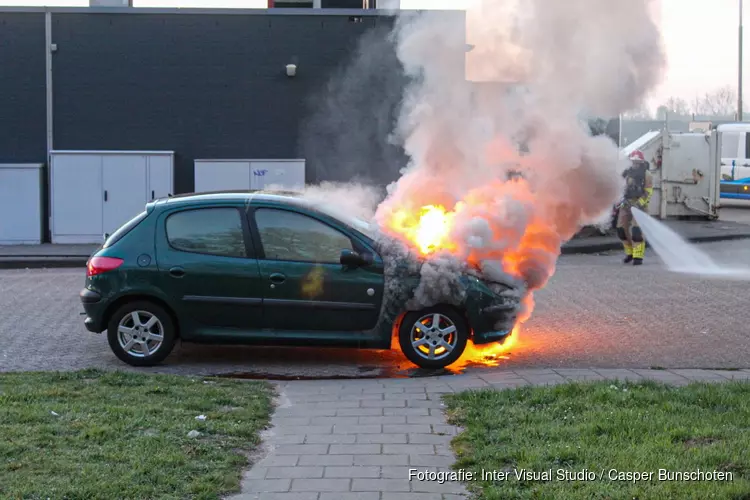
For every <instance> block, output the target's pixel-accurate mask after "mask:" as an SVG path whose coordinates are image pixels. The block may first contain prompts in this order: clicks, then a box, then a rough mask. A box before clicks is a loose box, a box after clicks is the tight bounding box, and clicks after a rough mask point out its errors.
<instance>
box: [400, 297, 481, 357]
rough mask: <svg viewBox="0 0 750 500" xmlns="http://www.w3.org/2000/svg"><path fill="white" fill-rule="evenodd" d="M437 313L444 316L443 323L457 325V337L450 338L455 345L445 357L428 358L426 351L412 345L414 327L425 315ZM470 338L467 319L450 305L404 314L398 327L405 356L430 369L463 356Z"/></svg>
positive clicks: (450, 341)
mask: <svg viewBox="0 0 750 500" xmlns="http://www.w3.org/2000/svg"><path fill="white" fill-rule="evenodd" d="M435 314H439V315H440V316H441V317H442V319H441V320H440V321H441V325H444V324H447V323H443V321H445V320H447V321H448V322H450V323H452V324H453V326H455V333H454V335H455V338H451V339H449V344H451V345H452V346H453V350H452V351H450V353H448V354H446V355H444V357H439V358H436V359H428V358H427V357H426V353H423V352H420V350H419V348H418V347H415V346H413V345H412V338H411V336H412V328H413V327H415V326H416V323H417V322H419V321H420V320H421V319H422V318H424V317H425V316H430V315H433V316H434V315H435ZM448 326H449V325H448ZM429 327H432V321H430V324H429ZM468 340H469V326H468V325H467V324H466V320H465V319H464V317H463V316H462V315H461V314H460V313H459V312H458V311H456V310H455V309H453V308H452V307H448V306H435V307H429V308H427V309H422V310H420V311H413V312H409V313H407V314H406V315H405V316H404V318H403V320H402V321H401V326H400V327H399V329H398V343H399V346H400V347H401V352H403V353H404V356H406V358H407V359H408V360H409V361H411V362H412V363H414V364H415V365H417V366H418V367H420V368H426V369H429V370H438V369H441V368H445V367H446V366H448V365H451V364H453V363H455V362H456V361H458V358H460V357H461V355H462V354H463V353H464V350H465V349H466V342H467V341H468Z"/></svg>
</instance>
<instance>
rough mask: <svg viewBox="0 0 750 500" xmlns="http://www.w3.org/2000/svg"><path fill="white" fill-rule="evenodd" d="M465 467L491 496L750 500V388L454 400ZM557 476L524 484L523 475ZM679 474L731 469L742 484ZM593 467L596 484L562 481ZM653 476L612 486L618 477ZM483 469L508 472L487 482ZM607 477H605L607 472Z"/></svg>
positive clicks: (585, 387) (618, 388) (583, 387)
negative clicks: (676, 475)
mask: <svg viewBox="0 0 750 500" xmlns="http://www.w3.org/2000/svg"><path fill="white" fill-rule="evenodd" d="M445 400H446V406H447V412H448V417H449V420H450V421H451V423H453V424H455V425H460V426H462V427H463V428H464V429H465V430H464V432H462V433H461V434H460V435H459V436H457V437H456V438H454V440H453V447H454V450H455V452H456V454H457V457H458V459H457V463H456V464H455V468H457V469H458V468H463V469H465V470H468V471H472V472H474V473H475V477H474V480H472V481H469V488H470V489H471V490H473V492H474V493H476V494H478V495H479V497H480V498H482V499H493V500H494V499H498V500H499V499H521V498H535V499H539V498H544V499H546V498H549V499H557V498H565V499H596V498H608V499H610V498H611V499H620V498H622V499H646V498H648V499H673V498H680V499H696V500H697V499H705V498H716V499H733V500H739V499H750V452H748V450H750V384H748V383H738V382H727V383H722V384H691V385H689V386H685V387H670V386H666V385H662V384H658V383H655V382H642V383H620V382H615V383H613V382H597V383H574V384H565V385H560V386H554V387H536V388H534V387H523V388H519V389H515V390H505V391H493V390H482V391H469V392H463V393H459V394H453V395H447V396H446V397H445ZM522 469H525V470H526V471H534V472H542V471H549V470H551V471H552V474H551V477H550V478H545V479H547V480H545V479H542V478H539V477H533V478H531V479H530V480H527V481H524V480H518V479H517V477H516V472H517V471H520V470H522ZM659 469H666V470H667V471H670V472H675V471H688V472H693V471H697V470H698V469H700V470H701V471H711V472H713V471H722V472H731V473H732V475H733V478H732V480H723V481H718V480H714V481H706V480H683V481H678V480H660V479H659ZM584 470H588V471H591V472H592V473H593V474H594V476H595V477H594V479H593V480H581V481H568V480H560V479H559V477H560V476H558V473H561V474H562V473H563V471H570V472H579V471H584ZM611 470H616V471H618V472H622V473H625V472H631V473H632V472H645V473H649V472H651V473H653V474H652V476H651V478H650V480H649V479H648V478H646V477H644V480H642V481H636V482H633V481H632V478H628V477H624V478H623V479H624V480H617V478H618V476H617V475H615V480H612V479H610V477H609V476H610V471H611ZM482 471H507V473H508V475H507V476H506V477H505V478H501V477H496V478H494V479H490V478H486V479H485V480H482V478H481V472H482ZM602 472H603V476H602V477H601V478H600V474H601V473H602Z"/></svg>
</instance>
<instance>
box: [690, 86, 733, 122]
mask: <svg viewBox="0 0 750 500" xmlns="http://www.w3.org/2000/svg"><path fill="white" fill-rule="evenodd" d="M693 111H694V112H695V114H697V115H702V116H706V117H711V118H724V119H726V118H730V119H731V118H732V117H733V116H735V115H736V112H737V92H736V91H735V90H734V88H733V87H731V86H729V85H727V86H725V87H721V88H719V89H716V90H714V91H713V92H707V93H706V94H704V95H703V96H702V97H696V98H695V101H694V104H693Z"/></svg>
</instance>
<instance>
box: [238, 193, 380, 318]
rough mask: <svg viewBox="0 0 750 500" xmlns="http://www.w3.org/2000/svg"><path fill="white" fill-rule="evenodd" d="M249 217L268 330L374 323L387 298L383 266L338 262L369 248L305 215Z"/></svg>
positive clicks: (284, 212)
mask: <svg viewBox="0 0 750 500" xmlns="http://www.w3.org/2000/svg"><path fill="white" fill-rule="evenodd" d="M249 218H250V219H251V230H252V232H253V236H254V241H255V243H256V252H257V253H258V264H259V266H260V273H261V277H262V280H263V286H264V292H263V296H264V299H263V316H264V324H265V326H266V327H267V328H272V329H275V330H292V331H294V330H299V331H305V330H316V331H337V332H343V331H365V330H369V329H372V328H373V327H374V326H375V325H376V323H377V322H378V318H379V316H380V305H381V302H382V297H383V283H384V279H383V269H382V265H381V264H379V263H378V262H375V263H373V264H371V265H367V266H361V267H357V268H351V267H344V266H342V265H341V263H340V256H341V252H342V250H355V251H360V252H361V251H364V250H367V251H370V252H372V250H371V249H365V248H363V247H362V246H361V245H362V242H361V241H359V240H357V239H356V238H354V237H353V236H352V235H351V234H347V233H346V232H345V231H344V230H342V228H341V227H334V225H333V224H331V223H329V222H327V221H325V220H324V219H323V218H320V217H316V216H314V215H313V214H309V213H304V211H300V210H293V209H286V208H278V207H270V206H268V207H262V206H261V207H256V208H255V209H254V210H252V211H251V212H250V215H249ZM373 254H374V252H373ZM378 261H379V259H378Z"/></svg>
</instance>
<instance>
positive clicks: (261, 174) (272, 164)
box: [250, 160, 305, 191]
mask: <svg viewBox="0 0 750 500" xmlns="http://www.w3.org/2000/svg"><path fill="white" fill-rule="evenodd" d="M250 165H251V168H252V181H251V183H250V188H251V189H275V190H283V191H303V190H304V189H305V161H304V160H277V161H273V160H253V161H252V162H251V164H250Z"/></svg>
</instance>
